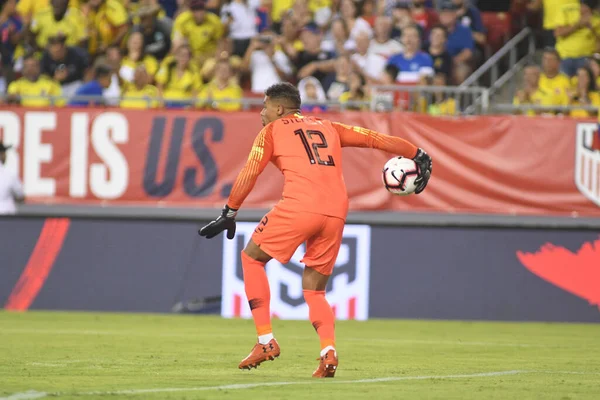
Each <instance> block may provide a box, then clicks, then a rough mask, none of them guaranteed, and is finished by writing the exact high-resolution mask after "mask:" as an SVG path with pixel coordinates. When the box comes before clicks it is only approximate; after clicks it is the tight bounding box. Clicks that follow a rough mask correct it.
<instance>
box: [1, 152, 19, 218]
mask: <svg viewBox="0 0 600 400" xmlns="http://www.w3.org/2000/svg"><path fill="white" fill-rule="evenodd" d="M11 147H12V146H6V145H5V144H4V143H3V142H0V214H2V215H7V214H16V212H17V207H16V205H15V202H17V203H22V202H23V201H25V193H24V192H23V184H22V183H21V180H20V179H19V177H18V176H17V174H15V173H14V172H13V171H11V170H9V169H8V168H7V167H6V165H5V164H6V150H8V149H10V148H11Z"/></svg>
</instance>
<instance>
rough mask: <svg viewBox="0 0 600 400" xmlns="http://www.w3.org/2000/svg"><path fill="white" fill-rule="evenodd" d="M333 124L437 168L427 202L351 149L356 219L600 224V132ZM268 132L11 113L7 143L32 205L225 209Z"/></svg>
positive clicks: (231, 121)
mask: <svg viewBox="0 0 600 400" xmlns="http://www.w3.org/2000/svg"><path fill="white" fill-rule="evenodd" d="M320 116H321V117H324V118H330V119H333V120H337V121H341V122H345V123H347V124H354V125H360V126H365V127H368V128H371V129H375V130H378V131H380V132H384V133H388V134H393V135H396V136H400V137H403V138H406V139H408V140H410V141H412V142H413V143H415V144H416V145H418V146H420V147H423V148H424V149H426V150H427V151H428V152H429V153H430V154H431V156H432V157H433V160H434V169H433V177H432V179H431V181H430V184H429V186H428V188H427V190H426V191H425V192H424V193H423V194H421V195H418V196H416V195H414V196H408V197H396V196H392V195H390V194H388V193H387V192H386V190H385V189H384V187H383V185H382V183H381V168H382V166H383V165H384V164H385V162H386V161H387V159H388V158H389V157H390V155H389V154H384V153H382V152H380V151H375V150H371V149H344V160H343V162H344V167H343V168H344V176H345V178H346V184H347V186H348V194H349V196H350V199H351V201H350V205H351V209H352V210H398V211H435V212H447V213H462V212H469V213H497V214H529V215H569V216H570V215H588V216H600V184H599V183H598V181H599V180H600V140H598V131H597V124H596V123H591V122H590V123H578V122H577V121H575V120H571V119H560V118H544V117H537V118H528V117H513V116H493V117H488V116H482V117H468V118H439V117H437V118H435V117H430V116H427V115H417V114H409V113H391V114H383V113H369V112H344V113H342V114H321V115H320ZM260 128H261V124H260V118H259V116H258V114H257V113H256V112H238V113H227V114H226V113H211V112H200V111H174V110H173V111H171V110H158V111H147V110H140V111H137V110H131V111H125V110H119V109H82V108H77V109H68V108H66V109H58V110H54V109H53V110H31V109H25V108H5V109H3V110H2V111H0V132H1V135H2V137H3V139H4V142H5V143H6V144H12V145H14V146H15V148H16V150H17V151H16V152H14V151H11V152H9V153H8V154H9V155H8V161H7V163H8V165H9V167H12V168H15V169H16V170H18V171H19V175H20V176H21V177H22V179H23V182H24V185H25V191H26V194H27V196H28V201H31V202H36V203H48V204H53V203H61V204H88V205H91V204H98V205H141V206H192V207H221V206H222V205H223V204H224V202H225V199H226V198H227V196H228V194H229V191H230V190H231V187H232V184H233V182H234V180H235V177H236V176H237V173H238V172H239V170H240V169H241V168H242V166H243V165H244V163H245V161H246V158H247V155H248V153H249V151H250V148H251V145H252V142H253V140H254V137H255V135H256V134H257V133H258V132H259V130H260ZM282 185H283V179H282V176H281V173H280V172H279V171H277V169H276V168H275V167H273V166H269V167H267V169H266V170H265V172H264V173H263V175H262V176H261V177H260V178H259V181H258V183H257V185H256V187H255V190H254V191H253V192H252V194H251V195H250V197H249V198H248V199H247V201H246V203H245V205H244V207H247V208H267V207H270V206H272V205H273V204H275V203H276V202H277V201H278V200H279V199H280V196H281V189H282Z"/></svg>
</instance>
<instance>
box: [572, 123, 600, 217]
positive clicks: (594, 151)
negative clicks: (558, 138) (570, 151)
mask: <svg viewBox="0 0 600 400" xmlns="http://www.w3.org/2000/svg"><path fill="white" fill-rule="evenodd" d="M576 140H577V141H576V144H575V185H576V186H577V189H579V191H580V192H581V193H582V194H583V195H584V196H585V197H587V198H588V199H589V200H591V201H593V202H594V203H596V205H598V206H600V129H599V125H598V124H591V123H586V124H578V125H577V139H576Z"/></svg>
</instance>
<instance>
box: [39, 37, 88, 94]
mask: <svg viewBox="0 0 600 400" xmlns="http://www.w3.org/2000/svg"><path fill="white" fill-rule="evenodd" d="M65 42H66V37H65V36H63V35H61V34H58V35H55V36H51V37H49V38H48V49H47V50H46V51H45V52H44V55H43V56H42V73H43V74H45V75H48V76H51V77H53V78H54V80H55V81H56V82H58V83H59V84H60V85H61V86H62V92H63V95H64V96H65V97H67V98H69V97H71V96H72V95H73V94H74V93H75V92H76V91H77V89H78V88H79V86H81V84H82V83H83V78H84V75H85V72H86V70H87V68H88V56H87V53H86V52H85V50H83V49H81V48H78V47H67V45H66V44H65Z"/></svg>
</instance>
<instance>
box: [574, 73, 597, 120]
mask: <svg viewBox="0 0 600 400" xmlns="http://www.w3.org/2000/svg"><path fill="white" fill-rule="evenodd" d="M596 90H597V87H596V81H595V80H594V73H593V72H592V70H591V69H590V67H587V66H585V67H581V68H579V69H578V70H577V86H576V87H575V89H572V90H569V91H568V92H567V94H568V98H569V105H571V106H580V105H581V106H587V107H596V110H597V109H598V107H600V93H598V92H597V91H596ZM596 115H598V112H597V111H596V112H591V111H587V110H582V109H575V110H571V112H570V116H571V117H574V118H588V117H592V116H596Z"/></svg>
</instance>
